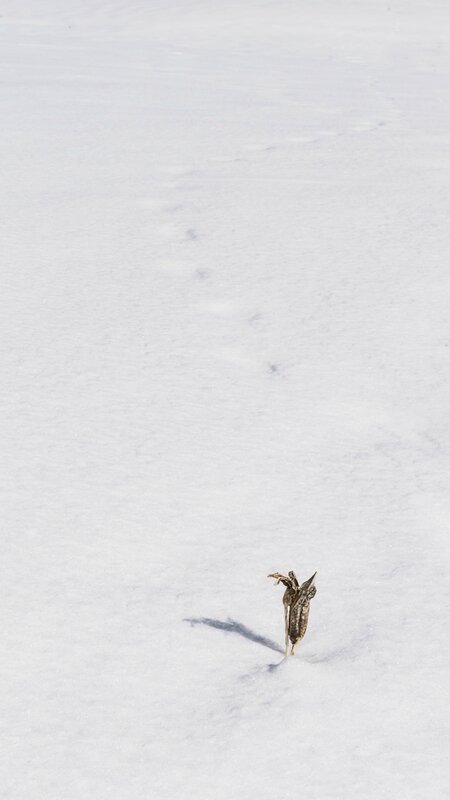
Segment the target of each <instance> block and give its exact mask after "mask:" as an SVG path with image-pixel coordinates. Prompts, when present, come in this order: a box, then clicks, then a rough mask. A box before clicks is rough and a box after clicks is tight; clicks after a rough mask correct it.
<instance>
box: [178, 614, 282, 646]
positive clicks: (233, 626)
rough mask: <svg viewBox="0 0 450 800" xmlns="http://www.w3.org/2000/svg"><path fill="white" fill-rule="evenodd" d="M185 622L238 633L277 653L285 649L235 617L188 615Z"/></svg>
mask: <svg viewBox="0 0 450 800" xmlns="http://www.w3.org/2000/svg"><path fill="white" fill-rule="evenodd" d="M184 622H189V623H190V624H191V625H208V626H209V627H210V628H216V630H219V631H226V632H227V633H236V634H237V635H238V636H243V637H244V639H249V641H250V642H255V643H256V644H262V645H263V647H268V648H269V650H275V652H276V653H282V654H283V655H284V650H282V648H281V647H280V646H279V645H278V644H277V643H276V642H273V641H272V639H268V638H267V637H266V636H260V635H259V633H255V632H254V631H252V630H250V628H247V627H246V626H245V625H243V624H242V622H237V621H236V620H235V619H230V618H228V619H227V621H226V622H223V621H222V620H220V619H211V618H210V617H188V618H187V619H184Z"/></svg>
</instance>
